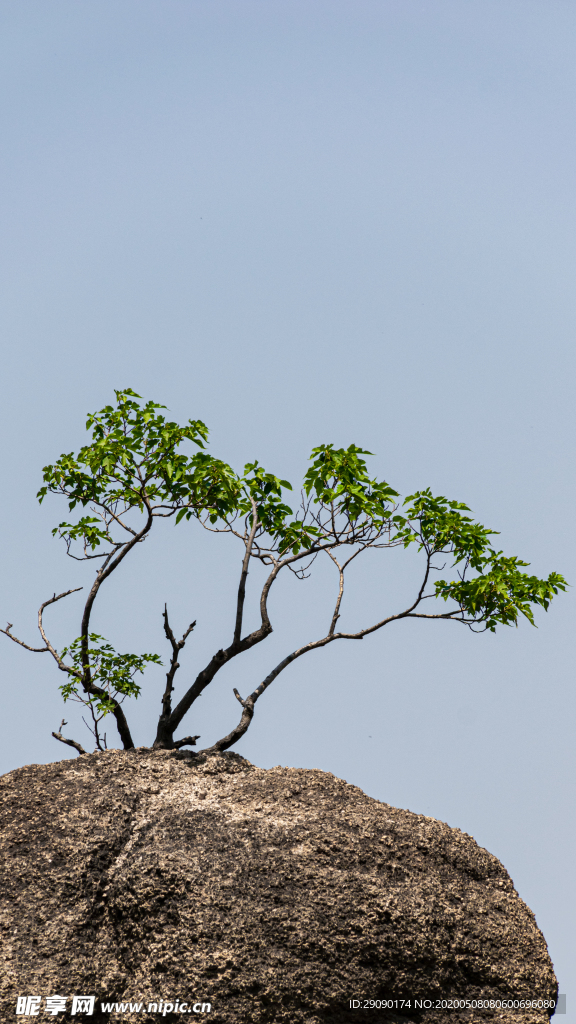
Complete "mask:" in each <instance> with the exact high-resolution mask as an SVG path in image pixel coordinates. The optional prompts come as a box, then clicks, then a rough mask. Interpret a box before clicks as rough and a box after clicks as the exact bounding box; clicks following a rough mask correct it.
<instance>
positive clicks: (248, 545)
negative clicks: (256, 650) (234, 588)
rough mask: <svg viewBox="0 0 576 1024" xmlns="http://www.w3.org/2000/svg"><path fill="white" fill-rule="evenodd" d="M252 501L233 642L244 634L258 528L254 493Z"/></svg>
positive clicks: (237, 640) (237, 641)
mask: <svg viewBox="0 0 576 1024" xmlns="http://www.w3.org/2000/svg"><path fill="white" fill-rule="evenodd" d="M250 501H251V504H252V529H251V530H250V536H249V537H248V539H247V540H246V541H245V543H246V553H245V555H244V561H243V562H242V573H241V576H240V583H239V585H238V601H237V604H236V625H235V627H234V639H233V641H232V642H233V643H234V644H238V643H240V637H241V634H242V617H243V614H244V600H245V597H246V577H247V576H248V566H249V564H250V555H251V554H252V545H253V544H254V538H255V536H256V530H257V529H258V508H257V506H256V502H255V501H254V498H253V497H252V495H250Z"/></svg>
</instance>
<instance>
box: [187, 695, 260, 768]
mask: <svg viewBox="0 0 576 1024" xmlns="http://www.w3.org/2000/svg"><path fill="white" fill-rule="evenodd" d="M234 695H235V697H236V698H237V700H239V701H240V703H241V705H242V715H241V717H240V721H239V722H238V725H237V726H236V728H235V729H232V732H229V733H228V735H227V736H223V737H222V739H221V740H217V741H216V743H214V744H213V745H212V746H211V747H206V748H205V750H200V751H199V753H200V754H216V753H221V752H222V751H223V750H227V749H228V747H232V746H233V745H234V744H235V743H237V742H238V740H239V739H241V737H242V736H243V735H244V733H245V732H246V730H247V729H248V726H249V725H250V722H251V721H252V719H253V717H254V701H253V700H252V699H251V697H248V698H247V699H246V700H242V698H241V696H240V694H239V693H238V691H237V690H236V689H235V690H234Z"/></svg>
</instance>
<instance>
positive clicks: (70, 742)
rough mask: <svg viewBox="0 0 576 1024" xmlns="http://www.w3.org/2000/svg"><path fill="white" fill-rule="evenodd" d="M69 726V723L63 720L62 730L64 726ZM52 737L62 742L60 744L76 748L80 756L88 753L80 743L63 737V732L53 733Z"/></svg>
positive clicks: (61, 723)
mask: <svg viewBox="0 0 576 1024" xmlns="http://www.w3.org/2000/svg"><path fill="white" fill-rule="evenodd" d="M67 724H68V723H67V722H66V721H65V720H64V719H62V721H61V722H60V728H62V726H63V725H67ZM52 735H53V737H54V739H55V740H60V743H66V745H67V746H68V747H74V749H75V750H77V751H78V753H79V754H85V753H86V751H85V750H84V747H83V746H81V744H80V743H77V742H76V740H67V739H65V737H64V736H63V735H62V733H61V732H53V733H52Z"/></svg>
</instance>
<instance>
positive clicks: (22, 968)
mask: <svg viewBox="0 0 576 1024" xmlns="http://www.w3.org/2000/svg"><path fill="white" fill-rule="evenodd" d="M0 797H1V806H2V826H1V833H0V853H1V866H2V881H1V888H0V894H1V900H2V904H1V910H0V914H1V916H0V923H1V925H2V929H3V944H2V968H1V989H0V1001H1V1006H0V1019H1V1020H2V1022H3V1024H4V1022H8V1021H23V1020H26V1019H31V1018H24V1017H22V1016H18V1017H17V1016H16V1015H15V1008H16V997H17V996H18V995H34V994H37V995H41V996H42V997H45V996H49V995H54V994H58V995H62V996H66V997H68V1003H67V1011H66V1013H64V1014H61V1015H58V1016H46V1015H45V1014H44V1011H43V1007H44V998H43V1000H42V1009H41V1011H40V1017H39V1018H38V1019H40V1020H44V1021H48V1020H56V1021H68V1020H70V1021H76V1022H78V1021H83V1020H86V1021H88V1020H93V1021H95V1022H96V1021H102V1022H103V1021H106V1020H109V1019H111V1020H117V1021H126V1022H128V1021H139V1022H145V1021H156V1022H158V1021H160V1020H165V1021H181V1022H182V1021H184V1020H189V1021H192V1020H197V1019H202V1020H207V1021H208V1020H209V1021H211V1022H212V1024H265V1022H266V1024H321V1022H322V1024H324V1022H330V1024H343V1022H345V1021H346V1022H348V1021H355V1022H362V1021H370V1022H371V1024H384V1022H390V1024H391V1022H393V1021H394V1022H396V1024H400V1022H403V1024H409V1022H412V1024H420V1022H423V1024H424V1022H425V1024H432V1022H439V1021H443V1022H444V1021H446V1022H448V1021H449V1022H451V1024H461V1022H464V1021H466V1022H480V1021H492V1020H494V1021H498V1022H502V1021H503V1022H504V1024H506V1022H512V1021H514V1022H515V1024H520V1022H522V1024H543V1022H547V1021H548V1019H549V1013H548V1012H547V1011H546V1010H538V1009H530V1010H516V1011H513V1010H502V1009H489V1008H488V1009H485V1010H479V1009H469V1010H463V1009H462V1010H454V1009H441V1008H440V1009H438V1008H436V1006H435V1003H436V1000H441V999H450V998H458V999H469V1000H474V999H476V1000H478V999H488V1000H489V999H510V998H512V999H514V998H516V999H527V998H530V999H536V1000H538V999H540V1000H552V999H554V998H555V995H556V991H557V989H556V979H555V977H554V972H553V969H552V964H551V962H550V958H549V956H548V951H547V948H546V943H545V941H544V938H543V936H542V934H541V933H540V931H539V930H538V928H537V926H536V922H535V920H534V915H533V914H532V913H531V911H530V910H529V909H528V907H527V906H526V905H525V904H524V903H523V902H522V900H521V899H520V898H519V897H518V894H517V893H516V891H515V889H514V886H513V884H512V882H511V880H510V878H509V876H508V874H507V873H506V871H505V869H504V868H503V866H502V864H500V862H499V861H498V860H496V858H495V857H493V856H491V854H489V853H487V851H486V850H483V849H481V848H480V847H478V846H477V844H476V843H475V842H474V840H473V839H472V838H471V837H470V836H469V835H466V834H464V833H462V832H460V831H458V829H451V828H449V827H448V826H447V825H445V824H443V823H442V822H439V821H436V820H435V819H433V818H427V817H423V816H421V815H416V814H411V813H410V812H409V811H402V810H397V809H395V808H393V807H389V806H388V805H386V804H382V803H379V802H378V801H376V800H372V799H370V798H369V797H367V796H366V795H365V794H364V793H362V792H361V791H360V790H359V789H357V788H356V787H354V786H350V785H348V784H347V783H346V782H343V781H342V780H341V779H337V778H335V777H334V776H332V775H329V774H327V773H325V772H320V771H303V770H298V769H294V768H280V767H278V768H271V769H270V770H267V771H266V770H263V769H259V768H255V767H254V766H253V765H251V764H250V763H249V762H247V761H245V760H244V759H242V758H241V757H239V756H238V755H235V754H230V753H228V754H224V755H216V756H213V757H202V756H200V757H198V756H196V757H195V756H193V755H188V756H185V755H184V754H183V753H177V752H168V751H157V752H156V751H154V752H153V751H151V750H148V749H143V748H141V749H138V750H136V751H132V752H124V751H109V752H107V753H99V754H91V755H85V756H82V757H79V758H78V759H76V760H65V761H62V762H59V763H55V764H50V765H31V766H28V767H25V768H21V769H18V770H17V771H14V772H11V773H10V774H9V775H6V776H4V778H3V779H2V780H0ZM92 994H95V995H96V997H97V1003H96V1012H95V1014H94V1016H93V1017H90V1018H89V1017H86V1016H78V1015H76V1016H74V1017H72V1016H69V1011H70V1008H71V1007H70V999H71V997H72V996H73V995H92ZM402 999H404V1000H408V999H409V1000H410V1001H411V1005H410V1007H409V1008H407V1007H406V1006H404V1008H401V1006H400V1002H398V1006H397V1007H396V1006H390V1007H388V1008H386V1007H382V1006H380V1007H379V1008H373V1009H366V1010H364V1009H362V1008H353V1009H351V1008H350V1000H358V1001H361V1002H363V1001H364V1000H375V1001H376V1002H378V1001H380V1003H382V1001H386V1000H388V1001H390V1000H402ZM415 999H419V1000H424V999H428V1000H430V1001H431V1003H432V1006H431V1007H428V1008H426V1007H420V1008H418V1007H416V1008H415V1003H414V1000H415ZM160 1000H162V1001H163V1003H175V1002H176V1000H180V1002H186V1003H187V1004H188V1011H187V1013H186V1016H183V1015H182V1014H181V1013H180V1012H178V1013H176V1012H174V1011H168V1012H167V1013H165V1014H164V1016H162V1012H161V1011H158V1012H153V1011H151V1012H148V1011H147V1009H146V1007H147V1006H148V1003H160ZM112 1001H113V1002H121V1001H124V1002H132V1003H137V1002H142V1003H143V1004H144V1010H143V1011H142V1012H138V1013H136V1012H130V1011H128V1012H125V1013H123V1014H122V1015H121V1016H120V1015H118V1016H117V1015H116V1014H113V1015H112V1016H110V1013H109V1012H108V1011H106V1012H102V1010H101V1009H100V1008H99V1006H100V1003H101V1002H105V1003H109V1002H112ZM202 1003H210V1004H211V1010H210V1012H209V1014H208V1011H207V1010H206V1008H205V1011H204V1015H202V1011H201V1010H199V1009H198V1007H199V1006H201V1004H202ZM193 1006H196V1010H195V1011H194V1010H191V1008H192V1007H193Z"/></svg>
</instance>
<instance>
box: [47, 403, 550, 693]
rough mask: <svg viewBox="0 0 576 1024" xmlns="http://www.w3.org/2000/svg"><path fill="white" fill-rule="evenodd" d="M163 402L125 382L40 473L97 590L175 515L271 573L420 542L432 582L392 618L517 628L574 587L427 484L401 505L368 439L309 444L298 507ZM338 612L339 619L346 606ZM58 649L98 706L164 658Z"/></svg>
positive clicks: (279, 483) (98, 641) (90, 639)
mask: <svg viewBox="0 0 576 1024" xmlns="http://www.w3.org/2000/svg"><path fill="white" fill-rule="evenodd" d="M164 409H165V406H163V405H159V404H158V403H156V402H151V401H149V402H145V403H143V402H142V400H141V398H140V396H139V395H137V394H136V393H135V392H134V391H132V390H130V389H125V390H123V391H116V405H115V406H112V405H107V406H105V407H104V408H103V409H101V410H100V411H99V412H97V413H94V414H92V415H90V416H89V417H88V421H87V424H86V429H87V430H88V431H90V432H91V440H90V442H89V443H88V444H86V445H85V446H84V447H82V448H81V449H80V451H79V452H78V455H74V454H73V453H69V454H65V455H62V456H61V457H60V459H58V461H57V462H56V463H55V464H54V465H50V466H46V467H45V468H44V475H43V480H44V482H43V486H42V487H41V488H40V491H39V492H38V498H39V500H40V502H42V501H43V500H44V498H45V497H46V495H47V494H48V493H56V494H60V495H64V496H65V497H66V499H67V502H68V508H69V511H70V512H72V511H73V510H74V509H75V508H76V506H80V507H81V508H82V509H84V510H86V512H85V514H83V515H81V516H80V517H79V518H77V519H76V521H75V522H73V523H69V522H61V523H60V524H59V525H58V526H57V527H55V529H54V531H53V532H54V533H59V534H60V535H61V536H62V537H63V538H64V539H65V541H66V544H67V546H68V551H69V553H70V554H72V551H73V550H74V549H75V545H76V542H79V543H80V544H81V545H82V547H83V551H84V554H83V558H98V559H102V564H101V568H100V569H99V570H98V572H97V585H98V586H99V585H100V582H101V581H102V580H103V579H104V578H105V577H106V575H108V574H109V573H110V572H111V571H112V570H113V569H114V568H115V567H116V565H117V564H119V561H120V560H121V558H122V557H123V555H124V554H125V553H126V552H127V551H128V550H129V549H130V547H132V546H133V545H134V544H135V543H138V542H140V541H141V540H143V539H144V537H145V536H146V535H147V532H148V531H149V529H150V527H151V525H152V522H153V520H154V519H155V518H170V517H174V518H175V522H176V524H178V523H180V522H182V521H183V520H184V521H188V520H191V519H195V520H199V521H200V522H201V523H202V525H204V526H205V527H207V528H208V529H216V530H217V531H222V532H231V533H235V534H236V535H237V536H238V537H240V538H241V539H242V540H243V541H244V544H245V545H247V550H248V545H249V544H250V545H251V546H250V547H249V557H251V558H256V559H260V561H261V562H262V563H263V564H264V565H268V566H270V567H272V569H273V571H274V573H277V571H278V569H279V568H281V567H283V566H284V565H290V566H291V567H292V568H294V566H295V567H296V568H295V571H297V572H300V573H303V570H302V569H299V568H298V564H299V562H300V560H301V559H302V558H304V557H308V556H316V555H318V554H319V553H321V552H327V553H328V554H330V555H331V557H332V558H333V560H335V559H336V556H338V553H339V551H341V550H343V549H345V548H348V549H350V551H351V553H352V554H353V556H354V557H355V555H356V554H357V553H360V552H362V551H364V550H366V549H369V548H382V547H394V546H403V547H404V548H408V547H410V546H411V545H416V547H417V550H418V551H419V552H420V553H421V554H422V555H423V557H424V583H423V585H422V588H421V590H420V593H419V595H418V597H417V599H416V600H415V602H414V604H413V605H412V606H411V607H410V608H409V609H408V610H407V611H405V612H402V613H401V615H399V616H395V617H396V618H397V617H402V615H418V616H421V617H436V618H438V617H444V618H447V617H453V618H454V619H455V621H460V622H463V623H465V624H467V625H469V626H471V627H479V628H481V629H488V630H491V631H492V632H493V631H494V630H495V629H496V627H497V626H498V625H507V626H511V625H516V624H517V623H518V617H519V615H523V616H524V617H525V618H526V619H528V621H529V622H530V623H532V624H533V625H534V607H535V606H540V607H542V608H544V609H547V608H548V606H549V604H550V601H551V600H552V597H553V596H554V595H555V594H557V593H558V591H559V590H565V589H566V581H565V580H564V578H563V577H562V576H561V575H560V574H559V573H555V572H553V573H550V575H549V576H548V577H547V578H546V579H538V578H537V577H536V576H533V575H529V574H527V573H526V572H524V571H523V570H524V569H525V568H526V567H527V565H528V563H527V562H523V561H521V560H520V559H519V558H516V557H514V556H512V557H511V556H505V555H504V554H503V552H502V551H498V550H496V549H495V548H494V547H493V546H492V543H491V538H492V537H493V536H494V535H495V531H494V530H490V529H487V528H486V527H484V526H482V525H481V524H479V523H476V522H474V520H473V519H472V518H471V516H469V515H467V514H466V513H469V512H470V509H469V508H468V506H467V505H465V504H463V503H462V502H457V501H450V500H448V499H447V498H445V497H435V496H434V495H433V494H432V492H431V491H430V489H429V488H426V489H425V490H423V491H417V492H416V493H414V494H411V495H409V496H408V497H407V498H406V499H405V500H404V502H403V503H402V504H400V501H399V495H398V492H397V491H395V490H394V489H393V488H392V487H391V486H390V485H389V484H388V483H387V482H386V481H384V480H377V479H375V478H372V477H371V476H370V474H369V472H368V468H367V464H366V461H365V458H364V456H369V455H370V454H371V453H370V452H368V451H366V450H365V449H363V448H359V447H357V446H356V445H354V444H352V445H350V446H349V447H348V448H335V447H334V445H332V444H325V445H319V446H318V447H316V448H314V449H313V450H312V453H311V457H310V465H309V467H308V469H307V471H306V474H305V476H304V480H303V486H302V490H301V502H300V505H299V507H298V508H297V509H296V510H294V509H293V508H292V506H291V505H290V504H288V503H287V495H288V494H289V492H291V491H292V487H291V484H290V483H289V482H288V481H287V480H284V479H282V478H280V477H277V476H275V475H274V474H272V473H269V472H267V471H266V470H265V469H264V468H263V467H262V466H261V465H260V464H259V463H258V462H257V461H254V462H249V463H247V464H246V466H245V467H244V472H243V474H242V475H238V474H236V473H235V472H234V470H233V469H231V467H230V466H229V465H228V464H227V463H225V462H223V461H221V460H220V459H216V458H214V457H213V456H212V455H210V454H209V453H208V452H207V451H206V443H207V440H208V428H207V427H206V425H205V424H204V423H203V422H202V421H201V420H188V422H187V424H186V425H185V426H179V425H178V424H177V423H174V422H172V421H170V420H168V419H166V417H165V416H164V415H163V413H162V410H164ZM186 443H188V445H187V446H186ZM190 445H192V450H190ZM139 517H140V519H139ZM142 517H144V519H142ZM254 517H256V518H254ZM251 531H252V534H251ZM249 535H253V541H250V542H249V541H248V537H249ZM102 549H104V550H102ZM437 556H438V557H439V559H441V560H442V561H443V562H444V563H445V561H446V556H449V558H450V560H451V564H452V567H453V570H454V571H455V578H454V579H452V580H451V581H448V580H446V579H435V580H433V579H432V574H433V573H437V572H438V571H441V568H442V567H438V566H437V565H436V562H435V559H436V558H437ZM73 557H77V556H75V555H73ZM336 564H338V562H336ZM341 571H343V570H341ZM95 586H96V584H95ZM438 598H440V599H441V601H442V603H443V604H444V605H445V606H446V604H447V603H448V602H450V605H449V607H448V610H447V611H445V612H440V613H430V614H426V613H424V611H423V608H424V606H423V605H422V602H424V601H427V600H428V599H438ZM428 607H429V606H428V605H427V606H426V608H428ZM335 615H336V616H337V618H339V605H338V608H337V612H335ZM85 621H86V623H87V622H88V618H86V619H85ZM386 621H388V620H386ZM334 622H336V619H334ZM381 624H382V623H380V624H377V625H376V626H375V627H372V628H379V625H381ZM368 631H369V630H366V632H368ZM339 635H342V636H344V635H349V634H339ZM60 657H61V659H65V658H66V657H67V658H69V659H71V662H70V664H69V665H68V666H67V667H66V666H65V665H64V662H63V665H62V667H65V670H66V671H69V673H70V676H69V680H68V682H67V683H65V684H64V685H63V686H62V687H61V689H62V692H63V694H64V697H65V699H67V698H69V697H70V696H72V695H77V694H78V682H79V680H81V679H83V680H84V683H85V684H86V685H88V684H89V683H90V685H92V684H93V685H94V686H97V687H98V688H101V689H102V691H103V693H98V694H96V696H95V695H94V693H92V696H90V697H89V700H90V701H94V700H96V701H97V706H98V710H99V711H102V712H106V711H108V710H112V709H113V708H114V706H115V705H114V701H117V700H122V699H123V698H124V697H126V696H138V693H139V692H140V687H139V686H138V684H137V683H136V682H135V678H134V677H135V676H136V675H137V674H140V673H142V672H143V670H144V667H145V665H146V664H147V663H149V662H156V663H158V664H159V663H160V661H159V658H158V656H157V655H154V654H142V655H136V654H117V653H116V652H115V651H114V649H113V648H112V647H111V646H110V644H108V643H106V642H105V641H104V639H103V638H102V637H101V636H99V635H98V634H95V633H90V634H89V635H88V630H87V628H86V632H85V633H83V635H81V636H80V637H78V638H77V639H76V640H74V641H73V642H72V643H71V644H70V645H69V646H68V647H67V648H65V650H64V651H63V652H62V654H61V656H60ZM86 681H88V682H86ZM90 681H91V682H90ZM86 685H85V688H86Z"/></svg>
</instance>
